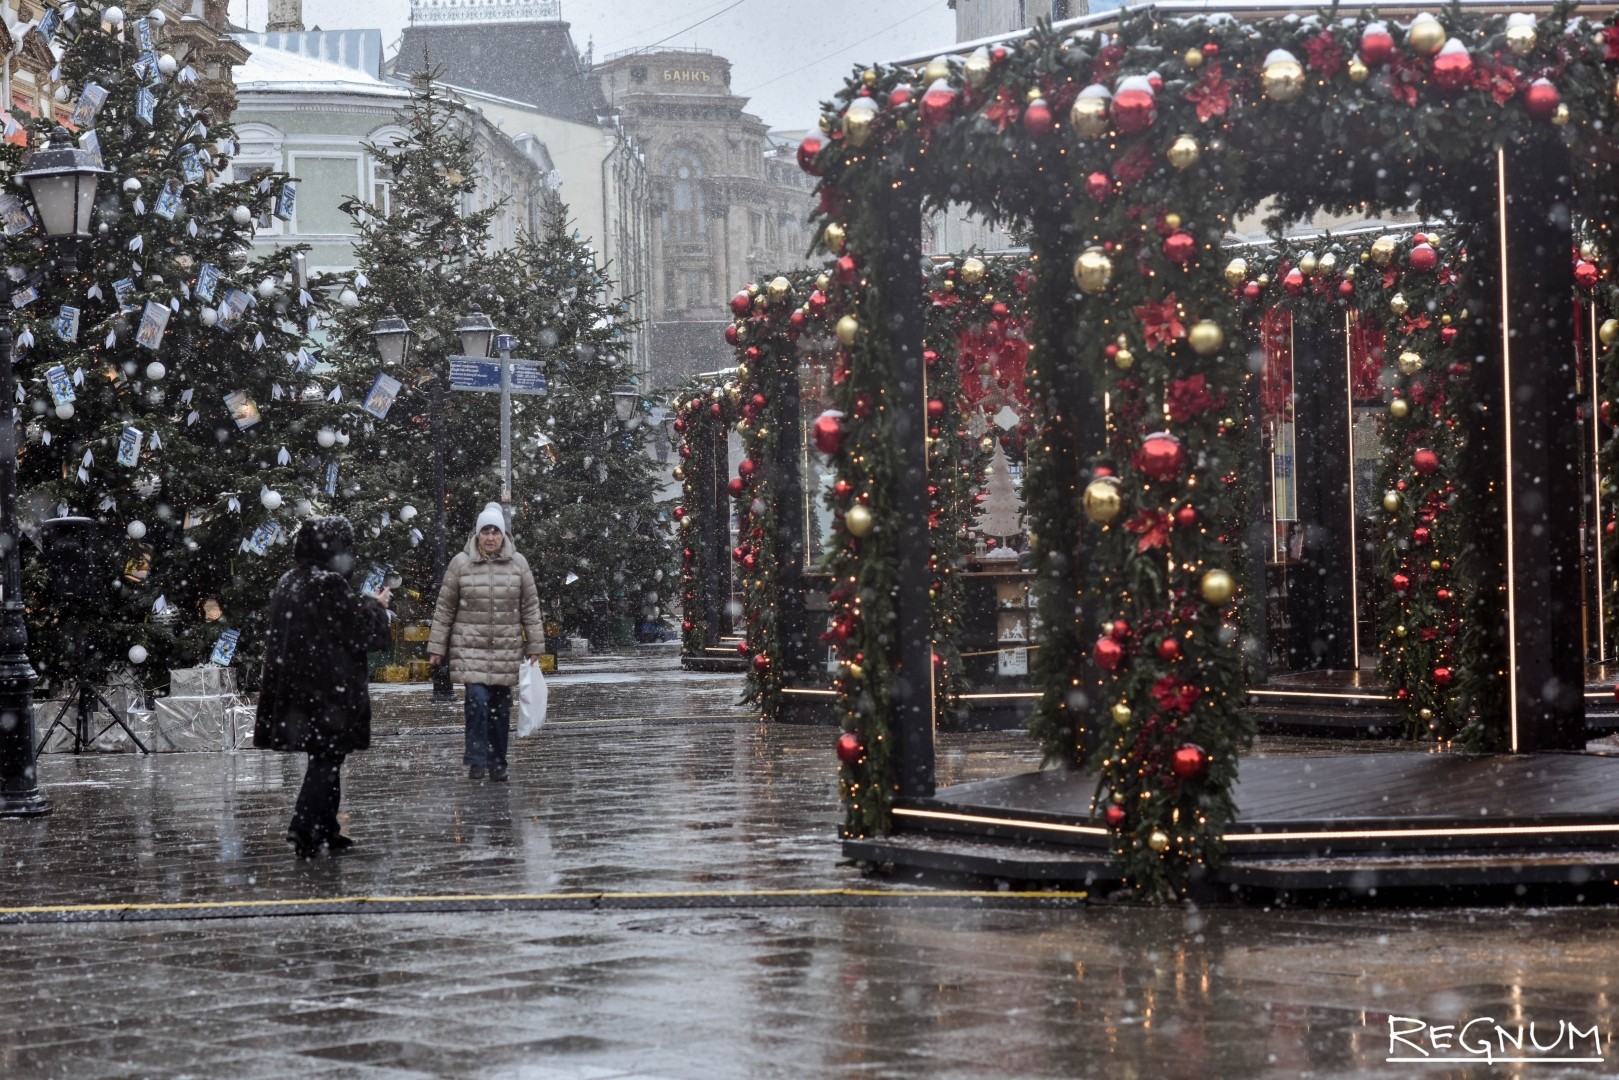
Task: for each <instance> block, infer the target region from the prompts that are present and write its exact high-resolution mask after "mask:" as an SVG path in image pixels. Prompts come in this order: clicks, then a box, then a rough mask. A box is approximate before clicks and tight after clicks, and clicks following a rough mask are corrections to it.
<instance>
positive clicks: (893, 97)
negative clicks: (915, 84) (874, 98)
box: [888, 83, 912, 109]
mask: <svg viewBox="0 0 1619 1080" xmlns="http://www.w3.org/2000/svg"><path fill="white" fill-rule="evenodd" d="M911 93H912V91H911V87H910V84H909V83H900V84H899V85H898V86H896V87H894V89H892V90H890V91H889V92H888V107H889V108H890V109H898V108H900V107H902V106H905V105H909V104H910V103H911Z"/></svg>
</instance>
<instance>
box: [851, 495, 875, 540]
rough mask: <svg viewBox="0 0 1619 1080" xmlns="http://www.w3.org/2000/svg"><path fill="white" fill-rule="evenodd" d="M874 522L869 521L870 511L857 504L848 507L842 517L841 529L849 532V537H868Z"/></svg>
mask: <svg viewBox="0 0 1619 1080" xmlns="http://www.w3.org/2000/svg"><path fill="white" fill-rule="evenodd" d="M874 524H875V522H873V521H872V520H871V511H870V510H867V509H866V508H865V507H864V506H861V505H860V504H859V503H856V504H855V505H853V506H851V507H849V510H848V512H847V513H845V514H844V515H843V527H844V528H846V529H848V530H849V535H850V536H870V535H871V527H872V525H874Z"/></svg>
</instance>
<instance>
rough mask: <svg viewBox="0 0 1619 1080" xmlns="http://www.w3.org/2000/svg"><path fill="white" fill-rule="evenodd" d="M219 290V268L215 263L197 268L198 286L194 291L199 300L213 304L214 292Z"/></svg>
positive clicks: (204, 264)
mask: <svg viewBox="0 0 1619 1080" xmlns="http://www.w3.org/2000/svg"><path fill="white" fill-rule="evenodd" d="M217 288H219V267H217V266H215V265H214V264H213V263H203V264H202V266H200V267H198V268H197V285H196V288H195V289H194V290H193V291H194V292H195V293H196V294H197V298H198V299H199V300H207V301H209V302H212V301H213V299H214V290H215V289H217Z"/></svg>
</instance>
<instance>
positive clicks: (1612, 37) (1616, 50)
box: [1602, 26, 1619, 64]
mask: <svg viewBox="0 0 1619 1080" xmlns="http://www.w3.org/2000/svg"><path fill="white" fill-rule="evenodd" d="M1602 36H1603V38H1604V39H1605V40H1606V42H1607V46H1608V48H1607V52H1606V53H1604V54H1603V57H1602V59H1603V60H1604V61H1606V62H1607V63H1610V64H1619V26H1609V27H1606V28H1604V29H1603V31H1602Z"/></svg>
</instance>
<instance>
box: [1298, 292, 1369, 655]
mask: <svg viewBox="0 0 1619 1080" xmlns="http://www.w3.org/2000/svg"><path fill="white" fill-rule="evenodd" d="M1354 323H1355V313H1354V312H1352V311H1348V312H1345V313H1344V415H1345V418H1346V422H1347V425H1348V434H1349V442H1348V443H1347V444H1346V445H1347V447H1348V450H1349V634H1350V642H1351V646H1350V647H1351V648H1352V649H1354V652H1353V653H1352V654H1351V655H1352V657H1353V659H1354V664H1355V668H1354V669H1355V670H1356V671H1359V670H1360V565H1359V564H1360V553H1359V552H1358V551H1357V550H1356V548H1358V547H1359V546H1360V537H1359V535H1358V533H1359V528H1360V522H1359V517H1360V515H1358V514H1356V513H1355V507H1356V505H1358V504H1357V503H1356V502H1355V345H1354ZM1295 471H1297V470H1295Z"/></svg>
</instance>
